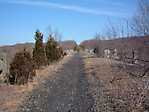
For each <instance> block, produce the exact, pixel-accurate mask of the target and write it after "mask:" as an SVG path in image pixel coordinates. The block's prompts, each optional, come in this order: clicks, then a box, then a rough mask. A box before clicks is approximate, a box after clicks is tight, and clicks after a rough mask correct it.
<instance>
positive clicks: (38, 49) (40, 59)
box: [33, 30, 46, 68]
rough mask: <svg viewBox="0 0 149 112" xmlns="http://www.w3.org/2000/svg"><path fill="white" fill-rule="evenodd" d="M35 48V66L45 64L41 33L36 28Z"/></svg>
mask: <svg viewBox="0 0 149 112" xmlns="http://www.w3.org/2000/svg"><path fill="white" fill-rule="evenodd" d="M35 41H36V42H35V48H34V49H33V60H34V62H35V64H36V67H37V68H39V67H40V66H44V65H46V54H45V49H44V45H43V34H42V33H41V32H40V31H39V30H37V31H36V32H35Z"/></svg>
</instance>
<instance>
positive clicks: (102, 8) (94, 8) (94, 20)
mask: <svg viewBox="0 0 149 112" xmlns="http://www.w3.org/2000/svg"><path fill="white" fill-rule="evenodd" d="M0 6H1V7H0V9H1V10H0V13H1V15H0V16H1V21H0V24H1V26H3V27H1V28H0V30H1V33H0V38H3V39H2V40H1V41H0V46H2V45H13V44H17V43H26V42H34V33H35V31H36V30H37V29H39V30H40V31H41V32H43V33H44V41H45V40H46V39H47V32H48V31H49V26H51V27H52V29H54V31H57V32H59V33H60V34H62V41H65V40H75V41H76V42H77V44H79V43H80V42H82V41H83V40H88V39H92V38H93V37H94V36H95V34H96V33H97V32H104V30H105V29H106V26H107V21H108V19H110V21H111V22H112V24H116V25H117V24H122V23H124V20H129V19H131V17H132V16H133V15H134V13H135V11H136V6H137V0H131V1H130V0H125V1H120V0H115V1H112V0H109V1H104V0H92V1H89V0H76V1H71V2H70V1H68V0H61V1H59V0H50V1H49V0H44V1H43V0H11V1H9V0H0Z"/></svg>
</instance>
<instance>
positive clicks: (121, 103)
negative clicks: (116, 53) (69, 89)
mask: <svg viewBox="0 0 149 112" xmlns="http://www.w3.org/2000/svg"><path fill="white" fill-rule="evenodd" d="M117 64H118V62H116V61H112V60H109V59H97V58H91V59H86V60H85V68H86V72H87V74H88V75H87V76H88V80H90V79H91V77H95V79H97V80H96V81H99V82H100V83H99V84H98V85H97V86H99V88H100V89H99V90H100V92H99V93H100V94H99V95H98V96H97V97H96V100H98V101H97V102H100V104H99V103H97V104H98V105H97V110H98V111H101V110H102V111H101V112H103V111H106V112H144V111H148V110H149V104H148V103H149V99H147V97H148V96H149V90H148V89H149V88H148V79H149V78H148V77H145V78H136V77H131V76H129V74H127V73H126V72H124V71H121V70H120V69H119V68H118V67H116V66H114V67H113V65H117ZM97 88H98V87H97ZM96 92H97V91H96ZM101 96H102V98H101ZM101 100H102V101H101ZM101 103H102V104H101ZM101 105H102V106H101ZM103 105H104V106H103ZM99 107H100V108H99ZM101 107H102V108H103V109H101Z"/></svg>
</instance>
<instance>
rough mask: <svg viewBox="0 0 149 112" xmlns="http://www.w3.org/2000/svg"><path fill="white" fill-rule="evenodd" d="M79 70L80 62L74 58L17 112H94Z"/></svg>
mask: <svg viewBox="0 0 149 112" xmlns="http://www.w3.org/2000/svg"><path fill="white" fill-rule="evenodd" d="M83 70H84V64H83V61H82V58H81V57H80V56H79V55H78V54H76V55H75V56H73V57H72V59H71V60H70V61H69V62H68V63H66V64H64V65H63V67H62V68H61V69H59V70H58V71H57V72H56V73H54V74H53V76H54V77H52V78H51V77H49V78H47V79H46V80H44V81H42V83H41V84H40V86H39V87H38V88H36V89H34V90H33V92H32V93H30V95H29V96H28V98H27V99H26V100H25V101H24V103H23V104H22V105H21V106H20V108H18V111H17V112H95V110H94V108H93V107H94V99H93V98H92V96H91V94H90V93H89V91H88V89H89V84H88V81H87V79H86V76H85V73H84V71H83ZM49 74H50V73H49Z"/></svg>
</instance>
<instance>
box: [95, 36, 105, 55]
mask: <svg viewBox="0 0 149 112" xmlns="http://www.w3.org/2000/svg"><path fill="white" fill-rule="evenodd" d="M95 40H96V44H95V48H94V53H95V54H97V56H98V57H103V55H104V54H103V50H104V49H103V43H102V40H101V35H100V34H99V33H96V35H95Z"/></svg>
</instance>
